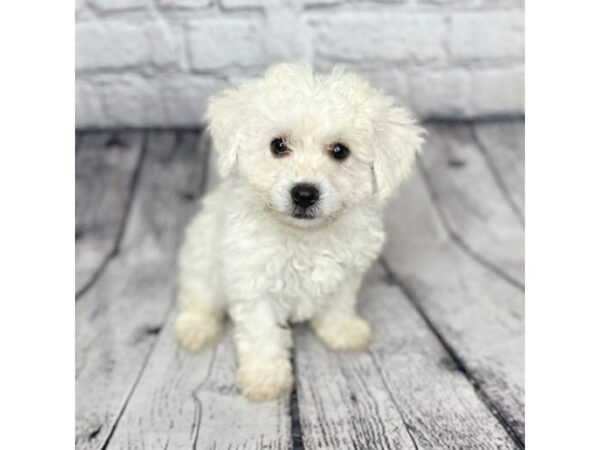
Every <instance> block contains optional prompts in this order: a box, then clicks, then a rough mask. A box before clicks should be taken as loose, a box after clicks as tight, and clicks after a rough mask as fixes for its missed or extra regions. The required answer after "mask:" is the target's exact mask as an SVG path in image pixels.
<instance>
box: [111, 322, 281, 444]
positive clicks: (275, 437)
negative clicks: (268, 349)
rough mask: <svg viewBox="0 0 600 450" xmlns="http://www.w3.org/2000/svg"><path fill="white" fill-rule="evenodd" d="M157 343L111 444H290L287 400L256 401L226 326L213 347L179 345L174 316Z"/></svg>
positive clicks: (229, 330)
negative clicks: (247, 394) (242, 386)
mask: <svg viewBox="0 0 600 450" xmlns="http://www.w3.org/2000/svg"><path fill="white" fill-rule="evenodd" d="M174 317H175V316H174V314H173V316H172V317H171V320H170V321H169V325H168V326H167V327H166V329H165V331H164V332H163V333H161V336H160V338H159V340H158V342H157V345H156V349H155V350H154V352H153V353H152V356H151V358H150V361H149V363H148V366H147V368H146V370H145V371H144V374H143V376H142V379H141V380H140V382H139V384H138V386H137V388H136V390H135V392H134V394H133V396H132V398H131V400H130V401H129V403H128V405H127V408H126V409H125V412H124V414H123V417H122V418H121V421H120V423H119V427H118V428H117V430H116V432H115V435H114V436H113V438H112V440H111V446H110V448H111V449H127V450H133V449H147V448H160V449H183V448H185V449H192V448H198V449H203V448H217V449H220V448H224V449H225V448H227V449H287V448H289V447H290V430H291V427H290V423H291V422H290V420H291V419H290V417H289V401H288V398H287V397H283V398H281V399H279V400H277V401H275V402H267V403H252V402H249V401H248V400H246V399H245V398H244V397H243V396H242V395H241V394H240V393H239V392H238V390H237V387H236V384H235V369H236V362H235V348H234V344H233V339H232V330H231V328H230V327H227V329H226V330H224V333H223V336H222V338H221V339H220V341H219V342H218V343H216V344H215V345H214V346H213V347H210V348H208V349H205V350H203V351H201V352H199V353H197V354H190V353H188V352H185V351H184V350H182V349H180V348H179V346H178V344H177V343H176V342H175V339H174V337H173V336H174V331H173V329H172V328H173V321H174Z"/></svg>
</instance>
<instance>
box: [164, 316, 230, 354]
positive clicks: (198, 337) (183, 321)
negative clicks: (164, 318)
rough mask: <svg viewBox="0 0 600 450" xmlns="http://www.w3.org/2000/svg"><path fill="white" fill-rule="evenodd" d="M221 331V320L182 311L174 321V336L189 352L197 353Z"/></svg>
mask: <svg viewBox="0 0 600 450" xmlns="http://www.w3.org/2000/svg"><path fill="white" fill-rule="evenodd" d="M219 331H221V320H220V319H218V318H216V317H214V316H211V315H208V314H199V313H196V312H190V311H182V312H180V313H179V315H178V316H177V319H176V321H175V336H176V337H177V341H178V342H179V344H180V345H181V346H182V347H183V348H184V349H186V350H188V351H190V352H197V351H198V350H200V349H202V348H203V347H206V346H207V345H208V344H210V343H211V342H213V341H214V340H215V339H216V338H217V336H218V335H219Z"/></svg>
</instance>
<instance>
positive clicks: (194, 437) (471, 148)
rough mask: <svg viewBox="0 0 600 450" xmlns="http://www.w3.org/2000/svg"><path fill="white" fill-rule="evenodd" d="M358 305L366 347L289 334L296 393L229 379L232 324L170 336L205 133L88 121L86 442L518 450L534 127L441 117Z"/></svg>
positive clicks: (397, 202) (393, 214)
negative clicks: (260, 398)
mask: <svg viewBox="0 0 600 450" xmlns="http://www.w3.org/2000/svg"><path fill="white" fill-rule="evenodd" d="M426 128H427V129H428V132H429V135H428V142H427V145H426V148H425V149H424V152H423V154H422V157H421V158H420V160H419V164H418V167H417V169H416V170H415V172H414V174H413V176H412V177H411V179H410V180H409V181H408V182H407V183H406V184H405V185H404V186H402V188H401V190H400V192H399V193H398V195H397V196H396V197H395V198H394V199H393V200H392V202H391V204H390V207H389V209H388V211H387V219H386V220H387V227H388V241H387V243H386V246H385V248H384V252H383V255H382V257H381V258H380V260H379V261H378V262H377V263H376V264H375V265H374V267H373V268H372V269H371V271H370V272H369V273H368V275H367V277H366V279H365V282H364V285H363V288H362V289H361V293H360V303H359V306H360V309H361V311H362V313H363V314H364V315H365V316H366V317H367V318H368V319H369V320H370V321H371V323H372V324H373V328H374V332H375V339H374V342H373V344H372V345H371V347H370V348H369V350H368V351H367V352H362V353H351V354H336V353H330V352H328V351H327V350H325V349H324V348H323V347H322V346H321V344H320V343H319V342H318V341H317V340H316V339H315V338H314V336H313V335H312V333H311V332H310V331H309V330H307V329H306V327H303V326H299V327H298V328H297V329H296V330H295V348H294V369H295V373H296V385H295V388H294V392H293V393H292V394H291V395H290V396H288V397H286V398H282V399H280V400H278V401H274V402H270V403H263V404H254V403H250V402H248V401H246V400H245V399H244V398H243V397H242V396H241V395H240V394H239V393H238V392H237V390H236V387H235V354H234V347H233V343H232V339H231V330H229V329H228V330H227V332H226V333H224V336H223V338H222V339H221V340H220V341H219V342H218V343H217V344H216V345H215V346H214V347H212V348H209V349H206V350H204V351H202V352H200V353H198V354H194V355H191V354H188V353H186V352H184V351H182V350H180V349H179V348H178V347H177V345H176V343H175V341H174V338H173V318H174V306H175V304H174V301H175V284H174V281H175V273H174V270H175V256H176V251H177V248H178V246H179V244H180V239H181V233H182V230H183V228H184V226H185V224H186V223H187V221H188V220H189V218H190V216H191V215H192V214H193V212H194V211H195V210H196V208H197V200H198V199H199V198H201V197H202V195H203V194H204V193H205V192H206V191H207V190H209V189H210V187H211V186H212V184H214V182H215V178H214V173H213V171H212V170H211V167H212V164H211V163H210V161H211V159H212V158H213V157H214V155H212V154H211V153H210V150H209V148H208V145H207V144H206V142H207V141H206V140H205V139H202V133H201V131H200V130H162V131H156V130H154V131H153V130H146V131H114V130H112V131H106V132H103V131H79V132H78V133H77V153H76V164H77V167H76V175H77V197H76V227H77V228H76V268H77V273H76V301H77V303H76V333H77V336H76V338H77V341H76V343H77V344H76V358H77V361H76V407H77V412H76V430H75V431H76V436H75V444H76V448H77V449H98V450H100V449H205V448H206V449H221V448H223V449H225V448H227V449H229V448H232V449H234V448H240V449H241V448H244V449H246V448H247V449H259V448H260V449H265V448H269V449H274V448H277V449H279V448H281V449H284V448H285V449H287V448H294V449H302V448H306V449H334V448H335V449H345V448H358V449H512V448H524V441H525V423H524V285H525V279H524V249H523V244H524V192H523V191H524V183H523V173H524V171H523V165H524V148H523V145H524V139H523V135H524V124H523V123H522V121H502V122H486V123H463V124H453V125H448V124H446V125H443V124H429V125H427V126H426Z"/></svg>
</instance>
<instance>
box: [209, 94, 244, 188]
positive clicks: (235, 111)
mask: <svg viewBox="0 0 600 450" xmlns="http://www.w3.org/2000/svg"><path fill="white" fill-rule="evenodd" d="M241 97H242V95H241V93H240V92H239V90H237V89H228V90H225V91H223V92H221V93H219V94H216V95H215V96H213V97H212V98H211V99H210V101H209V103H208V109H207V112H206V116H205V120H206V121H207V122H208V130H209V132H210V135H211V137H212V139H213V143H214V148H215V150H216V151H217V167H218V169H219V174H220V175H221V176H222V177H226V176H227V175H229V174H230V173H231V172H232V170H233V169H234V167H235V165H236V163H237V158H238V152H239V150H240V144H241V142H240V137H239V127H240V116H241V114H242V113H241V111H242V108H241V106H242V105H241Z"/></svg>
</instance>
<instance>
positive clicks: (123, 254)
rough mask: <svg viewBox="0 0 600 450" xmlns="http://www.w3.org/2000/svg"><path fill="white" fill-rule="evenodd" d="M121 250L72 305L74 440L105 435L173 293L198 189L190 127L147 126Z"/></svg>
mask: <svg viewBox="0 0 600 450" xmlns="http://www.w3.org/2000/svg"><path fill="white" fill-rule="evenodd" d="M147 139H148V149H147V154H146V156H145V158H144V162H143V167H142V171H141V174H140V181H139V189H138V191H137V195H136V197H135V199H134V201H133V205H132V209H131V212H130V214H129V220H128V223H127V228H126V231H125V235H124V237H123V242H122V245H121V250H120V253H119V255H118V256H117V257H115V258H114V259H113V260H112V261H111V263H110V264H109V265H108V267H107V268H106V270H105V272H104V273H103V275H102V277H101V278H100V279H99V280H98V281H97V282H96V283H95V284H94V286H93V287H92V288H91V289H90V290H89V291H88V292H87V293H86V294H85V295H84V296H83V297H82V298H81V300H80V301H79V302H78V303H77V307H76V332H77V335H76V342H77V348H76V370H77V373H76V393H77V395H76V399H77V416H76V447H77V448H78V449H99V448H103V445H105V443H106V442H107V441H108V440H109V439H110V438H111V436H112V433H113V431H114V428H115V426H116V424H117V422H118V420H119V418H120V416H121V414H122V411H123V408H124V406H125V405H126V404H127V402H128V400H129V397H130V396H131V394H132V392H133V390H134V389H135V386H136V385H137V383H138V380H139V378H140V376H141V373H142V372H143V369H144V368H145V366H146V365H147V363H148V358H149V356H150V355H151V352H152V350H153V348H154V346H155V342H156V337H157V334H158V333H159V332H160V331H161V329H162V328H163V325H164V323H165V320H166V318H167V314H168V312H169V311H170V308H171V307H172V304H173V301H174V266H175V254H176V249H177V246H178V243H179V239H180V236H181V232H182V228H183V226H184V224H185V223H186V222H187V220H188V218H189V217H190V215H191V213H192V211H193V210H195V205H194V199H195V198H197V197H198V196H199V195H200V191H199V189H200V186H202V178H203V168H202V159H201V156H202V155H199V154H198V152H197V151H196V149H195V142H196V136H195V135H194V134H182V135H177V134H174V133H154V134H150V135H149V136H148V138H147Z"/></svg>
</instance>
